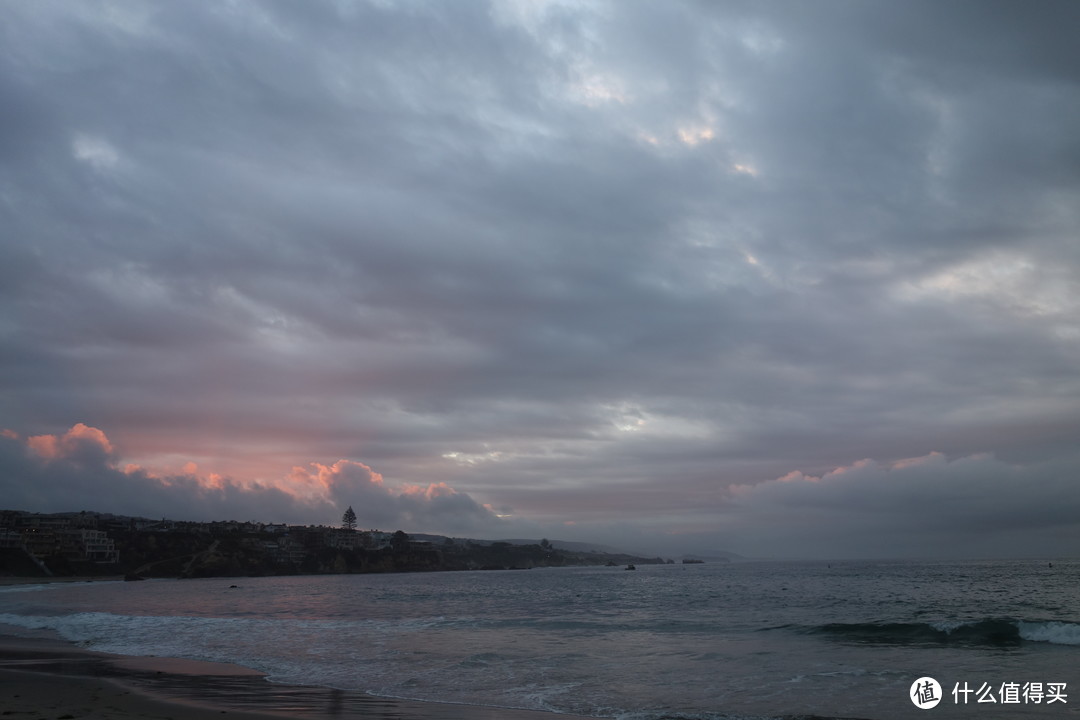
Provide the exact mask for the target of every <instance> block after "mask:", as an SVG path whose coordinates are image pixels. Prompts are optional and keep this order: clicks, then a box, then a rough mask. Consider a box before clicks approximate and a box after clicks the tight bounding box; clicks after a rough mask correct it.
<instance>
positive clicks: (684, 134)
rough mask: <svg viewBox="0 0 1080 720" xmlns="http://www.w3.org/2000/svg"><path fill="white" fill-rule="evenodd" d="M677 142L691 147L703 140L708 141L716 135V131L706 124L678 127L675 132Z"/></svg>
mask: <svg viewBox="0 0 1080 720" xmlns="http://www.w3.org/2000/svg"><path fill="white" fill-rule="evenodd" d="M675 134H676V135H677V136H678V138H679V142H681V143H683V144H684V145H689V146H691V147H693V146H694V145H698V144H700V143H703V142H709V141H710V140H712V139H714V138H715V137H716V132H715V131H714V130H713V129H712V128H711V127H708V126H690V127H682V128H679V129H678V130H677V131H676V133H675Z"/></svg>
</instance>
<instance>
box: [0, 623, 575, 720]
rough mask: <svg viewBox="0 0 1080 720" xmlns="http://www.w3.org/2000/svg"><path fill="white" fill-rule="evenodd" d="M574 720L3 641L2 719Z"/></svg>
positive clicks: (43, 641)
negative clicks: (306, 719) (285, 682)
mask: <svg viewBox="0 0 1080 720" xmlns="http://www.w3.org/2000/svg"><path fill="white" fill-rule="evenodd" d="M223 716H224V717H231V718H236V719H237V720H270V719H277V720H280V718H281V717H293V718H311V719H313V720H321V719H324V718H337V719H339V720H343V719H348V718H363V719H365V720H564V719H567V720H573V716H568V715H559V714H555V713H546V712H539V711H532V710H506V709H501V708H488V707H476V706H469V705H451V704H444V703H426V702H413V701H405V700H392V699H385V698H377V697H373V696H371V695H366V694H364V693H358V692H348V691H342V690H334V689H331V688H321V687H306V686H295V685H279V684H275V683H270V682H267V681H266V679H265V678H264V677H263V675H262V674H260V673H258V672H256V671H254V670H251V669H249V668H244V667H240V666H238V665H227V664H222V663H208V662H200V661H195V660H180V659H176V658H157V657H128V656H123V655H110V654H107V653H99V652H92V651H89V650H84V649H82V648H78V647H75V646H73V645H70V644H68V643H65V642H63V641H60V640H55V639H48V638H43V637H33V638H25V637H14V636H8V635H0V718H2V719H3V720H7V718H10V719H11V720H39V719H42V720H44V719H48V720H90V719H93V720H121V719H125V720H130V719H138V720H197V719H200V718H221V717H223Z"/></svg>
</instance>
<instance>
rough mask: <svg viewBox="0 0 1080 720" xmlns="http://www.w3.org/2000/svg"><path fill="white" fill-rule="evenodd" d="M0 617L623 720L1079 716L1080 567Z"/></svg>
mask: <svg viewBox="0 0 1080 720" xmlns="http://www.w3.org/2000/svg"><path fill="white" fill-rule="evenodd" d="M233 586H236V587H233ZM0 623H4V624H7V625H8V626H15V627H17V628H21V629H48V630H52V631H55V632H56V633H58V634H59V635H60V636H62V637H63V638H66V639H67V640H69V641H71V642H74V643H76V644H78V645H80V646H83V647H87V648H91V649H94V650H99V651H104V652H110V653H121V654H128V655H154V656H163V657H181V658H191V659H199V660H211V661H218V662H230V663H238V664H241V665H245V666H248V667H252V668H255V669H258V670H261V671H264V672H266V673H268V674H269V679H270V680H271V681H272V682H277V683H287V684H298V685H317V686H326V687H333V688H340V689H344V690H358V691H363V692H366V693H371V694H374V695H377V696H382V697H388V698H405V699H413V700H427V701H439V702H449V703H461V704H465V705H479V706H495V707H504V708H525V709H534V710H547V711H552V712H556V713H570V714H577V715H589V716H596V717H610V718H620V719H622V720H658V719H659V718H680V719H685V720H720V719H726V718H775V717H782V716H799V715H811V714H812V715H817V716H822V717H826V718H849V717H850V718H871V719H874V720H891V719H893V718H911V717H923V716H924V715H923V713H928V715H927V716H928V717H980V718H984V717H988V718H1070V717H1076V716H1077V715H1078V713H1080V561H1078V560H1054V561H1053V564H1052V567H1051V566H1050V565H1049V564H1048V562H1047V561H1046V560H1031V561H977V562H909V561H890V562H862V561H860V562H854V561H852V562H833V563H826V562H736V563H705V564H695V565H646V566H638V568H637V569H636V570H633V571H628V570H626V569H623V568H621V567H620V568H610V567H589V568H545V569H533V570H513V571H482V572H440V573H416V574H387V575H325V576H302V577H269V578H224V579H223V578H213V579H202V580H150V581H145V582H136V583H123V582H96V583H74V584H66V583H65V584H60V583H57V584H51V585H34V586H12V587H7V588H0ZM921 678H933V679H934V680H936V681H937V683H938V686H939V688H940V689H938V690H937V691H936V692H932V693H931V694H932V696H933V697H927V696H926V693H925V690H926V688H927V687H928V686H927V685H926V684H925V682H924V683H923V684H922V685H917V686H916V687H914V688H913V684H915V683H916V681H917V680H919V679H921ZM920 689H921V690H923V691H924V692H923V694H922V696H920V695H919V690H920ZM913 693H914V695H913ZM915 698H918V699H922V700H932V699H933V698H936V699H937V701H938V704H937V706H936V707H934V708H932V709H928V710H924V709H920V708H919V707H916V705H915V703H914V701H913V700H914V699H915ZM980 700H981V702H980ZM991 700H993V702H991Z"/></svg>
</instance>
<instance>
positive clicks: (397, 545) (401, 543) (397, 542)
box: [390, 530, 409, 552]
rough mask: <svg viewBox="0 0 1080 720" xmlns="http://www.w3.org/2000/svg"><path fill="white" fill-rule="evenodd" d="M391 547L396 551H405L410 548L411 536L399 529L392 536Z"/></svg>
mask: <svg viewBox="0 0 1080 720" xmlns="http://www.w3.org/2000/svg"><path fill="white" fill-rule="evenodd" d="M390 549H391V550H393V551H394V552H404V551H406V550H408V549H409V536H408V535H406V534H405V533H404V532H403V531H401V530H398V531H397V532H395V533H394V534H393V535H391V536H390Z"/></svg>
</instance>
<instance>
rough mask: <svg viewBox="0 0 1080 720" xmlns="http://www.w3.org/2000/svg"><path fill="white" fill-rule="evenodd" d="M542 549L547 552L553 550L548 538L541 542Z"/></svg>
mask: <svg viewBox="0 0 1080 720" xmlns="http://www.w3.org/2000/svg"><path fill="white" fill-rule="evenodd" d="M540 547H542V548H543V549H545V550H551V541H550V540H548V539H547V538H544V539H543V540H541V541H540Z"/></svg>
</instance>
